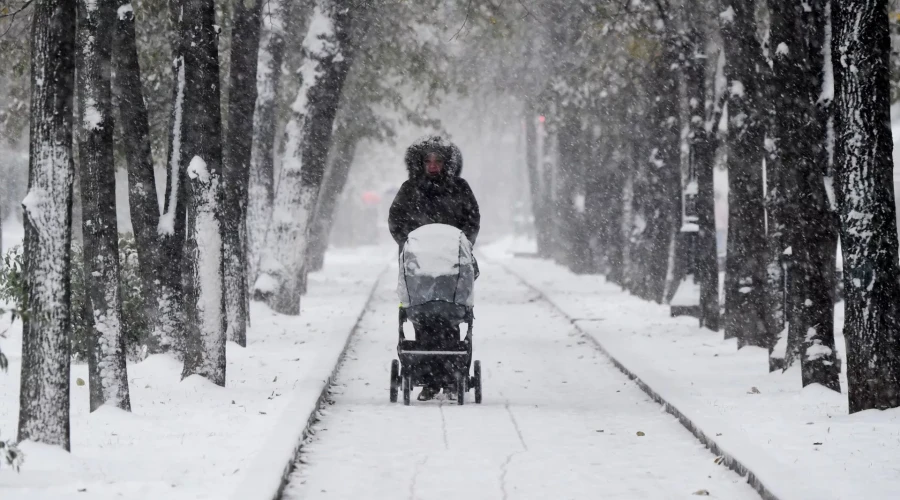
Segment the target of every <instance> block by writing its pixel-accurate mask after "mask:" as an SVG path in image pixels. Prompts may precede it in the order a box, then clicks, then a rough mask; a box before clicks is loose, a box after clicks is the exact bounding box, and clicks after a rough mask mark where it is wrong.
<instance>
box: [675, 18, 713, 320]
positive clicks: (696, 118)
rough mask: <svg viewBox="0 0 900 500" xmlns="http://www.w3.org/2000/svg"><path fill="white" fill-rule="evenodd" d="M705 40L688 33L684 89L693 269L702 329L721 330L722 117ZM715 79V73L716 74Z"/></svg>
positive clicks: (696, 30)
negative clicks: (692, 195) (692, 192)
mask: <svg viewBox="0 0 900 500" xmlns="http://www.w3.org/2000/svg"><path fill="white" fill-rule="evenodd" d="M707 61H708V55H707V52H706V41H705V40H704V36H703V34H702V33H701V31H700V29H699V28H698V27H697V26H691V27H690V28H689V30H688V32H687V51H686V60H685V68H684V72H685V86H686V89H687V100H688V106H689V122H688V127H689V129H688V130H689V133H688V141H689V147H690V156H689V158H690V160H689V161H690V162H691V170H692V171H693V172H694V175H695V177H696V180H697V198H696V202H695V208H696V212H697V226H698V229H699V231H698V232H697V248H696V251H697V253H696V255H695V256H694V259H695V260H694V268H695V269H696V272H697V282H698V283H699V285H700V318H699V320H700V327H701V328H704V327H705V328H709V329H710V330H712V331H714V332H715V331H719V264H718V262H719V260H718V251H717V247H716V209H715V185H714V182H713V178H714V171H715V155H716V147H717V146H718V144H717V142H718V141H717V140H716V132H715V128H716V124H717V123H718V120H719V117H720V115H721V105H720V103H719V102H718V100H717V96H716V92H715V84H714V82H711V84H707V79H706V64H707ZM712 78H713V79H715V73H714V74H713V77H712Z"/></svg>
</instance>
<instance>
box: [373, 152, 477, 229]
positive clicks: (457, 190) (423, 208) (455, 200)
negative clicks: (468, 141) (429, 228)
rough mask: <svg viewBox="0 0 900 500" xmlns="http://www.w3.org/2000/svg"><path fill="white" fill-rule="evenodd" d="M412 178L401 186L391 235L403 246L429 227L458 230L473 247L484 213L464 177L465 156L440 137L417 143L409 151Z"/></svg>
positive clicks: (391, 218)
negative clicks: (427, 225) (439, 225)
mask: <svg viewBox="0 0 900 500" xmlns="http://www.w3.org/2000/svg"><path fill="white" fill-rule="evenodd" d="M405 160H406V170H407V172H408V173H409V179H407V180H406V182H404V183H403V185H402V186H400V191H399V192H397V196H396V197H395V198H394V203H393V204H392V205H391V211H390V215H389V216H388V227H390V230H391V236H393V237H394V240H395V241H396V242H397V244H398V245H401V246H402V245H403V243H405V242H406V238H407V237H408V236H409V233H411V232H412V231H415V230H416V229H418V228H420V227H422V226H424V225H426V224H447V225H450V226H453V227H456V228H458V229H459V230H461V231H462V232H463V233H465V235H466V237H467V238H469V241H471V242H472V244H473V245H474V244H475V239H476V238H477V237H478V230H479V227H480V224H481V214H480V213H479V212H478V202H477V201H476V200H475V194H474V193H472V188H470V187H469V183H468V182H466V181H465V179H463V178H462V177H460V173H461V172H462V153H461V152H460V150H459V148H458V147H456V145H455V144H453V143H450V142H446V141H444V140H443V139H442V138H440V137H437V136H432V137H428V138H426V139H422V140H420V141H417V142H415V143H414V144H413V145H412V146H410V147H409V149H407V150H406V158H405Z"/></svg>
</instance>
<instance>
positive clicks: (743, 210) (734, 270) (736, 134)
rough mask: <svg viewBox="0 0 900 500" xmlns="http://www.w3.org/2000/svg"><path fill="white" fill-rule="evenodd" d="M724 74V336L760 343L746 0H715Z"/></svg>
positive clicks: (758, 172) (760, 200) (759, 134)
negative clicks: (719, 6)
mask: <svg viewBox="0 0 900 500" xmlns="http://www.w3.org/2000/svg"><path fill="white" fill-rule="evenodd" d="M721 1H722V13H721V14H720V15H719V22H720V25H721V29H722V38H723V40H724V42H725V43H724V46H725V47H724V48H725V61H726V62H725V76H726V78H727V79H728V90H727V92H728V146H729V155H728V188H729V189H728V193H729V195H728V196H729V200H728V221H729V222H728V249H727V258H726V274H725V338H734V337H736V338H737V339H738V347H743V346H746V345H752V346H760V347H766V346H767V345H768V344H769V342H768V339H767V336H766V332H767V329H766V326H767V324H768V323H767V316H766V315H767V312H766V309H767V308H766V300H765V284H766V266H765V255H766V234H765V208H764V194H763V182H762V164H763V122H762V116H761V112H760V109H761V108H760V84H759V75H760V66H761V65H762V64H764V62H763V61H762V57H761V55H760V46H759V42H758V41H757V38H756V25H755V23H754V4H755V2H753V1H752V0H721Z"/></svg>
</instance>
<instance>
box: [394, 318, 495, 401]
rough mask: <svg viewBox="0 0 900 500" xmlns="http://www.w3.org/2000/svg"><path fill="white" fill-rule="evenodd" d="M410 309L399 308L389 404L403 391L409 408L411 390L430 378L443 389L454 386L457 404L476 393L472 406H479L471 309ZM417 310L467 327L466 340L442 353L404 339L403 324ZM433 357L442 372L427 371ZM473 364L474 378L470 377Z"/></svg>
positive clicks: (479, 374) (458, 342) (477, 374)
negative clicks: (437, 378)
mask: <svg viewBox="0 0 900 500" xmlns="http://www.w3.org/2000/svg"><path fill="white" fill-rule="evenodd" d="M410 309H411V310H407V309H405V308H403V307H401V308H400V313H399V327H398V339H397V357H398V358H400V359H399V360H397V359H395V360H393V361H392V362H391V389H390V396H391V402H392V403H395V402H397V399H398V396H399V392H400V391H402V392H403V404H404V405H406V406H409V404H410V402H411V392H412V389H413V387H421V386H423V385H424V383H425V382H426V381H428V380H430V379H431V378H432V377H434V376H438V377H439V380H440V382H441V385H442V386H443V387H448V386H450V385H453V386H454V387H455V389H456V401H457V404H460V405H462V404H465V394H466V393H467V392H468V391H469V390H472V389H474V390H475V403H478V404H481V361H478V360H476V361H474V363H473V361H472V348H473V341H474V337H473V333H472V330H473V327H474V322H475V314H474V312H473V308H471V307H464V306H459V305H456V304H449V303H442V302H429V303H426V304H423V305H420V306H416V307H414V308H410ZM419 309H428V310H430V312H431V313H432V314H435V313H436V314H439V315H441V316H444V317H448V318H452V320H453V321H454V322H455V324H456V326H457V327H458V325H459V324H460V323H466V324H467V325H468V328H467V332H466V336H465V338H464V339H463V340H457V341H456V342H455V343H454V344H452V345H451V346H450V349H447V350H441V351H435V350H430V349H423V348H422V347H421V346H420V343H419V341H418V340H407V339H406V336H405V335H404V333H403V325H404V324H405V323H406V322H407V321H409V320H411V318H410V314H413V315H415V314H416V313H417V312H418V311H416V310H419ZM457 338H458V336H457ZM436 358H437V359H440V361H439V362H438V363H440V364H439V366H441V368H440V370H439V371H440V372H441V373H438V374H432V373H429V372H428V370H429V369H434V366H435V364H436V363H435V360H436ZM473 364H474V375H471V376H470V375H469V373H470V369H471V368H472V366H473Z"/></svg>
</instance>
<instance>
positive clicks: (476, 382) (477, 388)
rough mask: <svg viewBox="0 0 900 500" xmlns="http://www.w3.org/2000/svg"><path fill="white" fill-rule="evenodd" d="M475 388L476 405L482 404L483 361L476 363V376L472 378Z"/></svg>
mask: <svg viewBox="0 0 900 500" xmlns="http://www.w3.org/2000/svg"><path fill="white" fill-rule="evenodd" d="M472 385H473V386H474V387H475V404H479V405H480V404H481V361H477V360H476V361H475V376H473V377H472Z"/></svg>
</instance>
